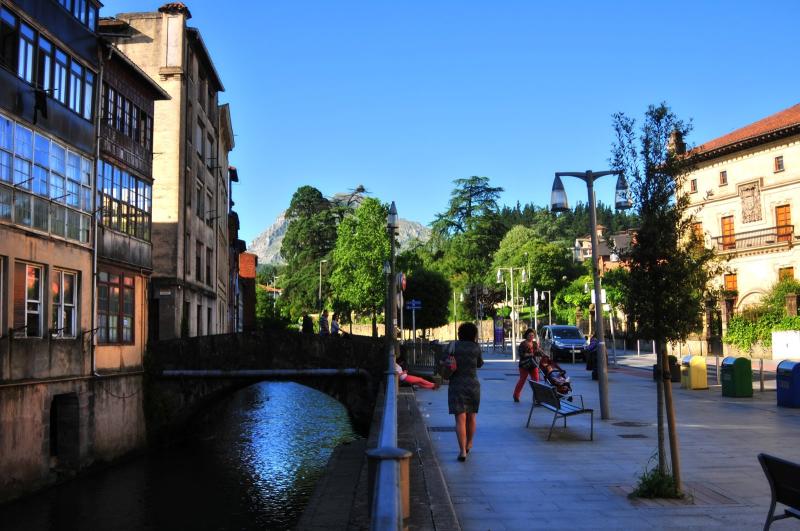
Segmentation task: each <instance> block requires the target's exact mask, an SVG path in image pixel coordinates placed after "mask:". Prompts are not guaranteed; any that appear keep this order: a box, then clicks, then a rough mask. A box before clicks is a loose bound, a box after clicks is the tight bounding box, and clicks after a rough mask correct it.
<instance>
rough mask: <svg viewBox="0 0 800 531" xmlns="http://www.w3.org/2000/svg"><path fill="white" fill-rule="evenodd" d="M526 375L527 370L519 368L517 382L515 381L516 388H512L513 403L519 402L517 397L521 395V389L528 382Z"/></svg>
mask: <svg viewBox="0 0 800 531" xmlns="http://www.w3.org/2000/svg"><path fill="white" fill-rule="evenodd" d="M528 374H529V371H528V369H523V368H522V367H520V368H519V380H517V386H516V387H514V402H519V395H520V394H521V393H522V388H523V387H524V386H525V382H526V381H527V380H528Z"/></svg>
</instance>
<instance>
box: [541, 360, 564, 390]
mask: <svg viewBox="0 0 800 531" xmlns="http://www.w3.org/2000/svg"><path fill="white" fill-rule="evenodd" d="M538 366H539V371H540V372H541V373H542V375H544V380H545V381H546V382H547V383H549V384H550V385H552V386H553V387H555V388H556V392H557V393H558V394H559V395H561V396H567V395H571V394H572V384H571V383H570V381H569V376H567V371H565V370H564V369H562V368H561V367H560V366H559V365H558V363H556V362H555V361H554V360H551V359H550V357H549V356H542V357H541V358H539V363H538Z"/></svg>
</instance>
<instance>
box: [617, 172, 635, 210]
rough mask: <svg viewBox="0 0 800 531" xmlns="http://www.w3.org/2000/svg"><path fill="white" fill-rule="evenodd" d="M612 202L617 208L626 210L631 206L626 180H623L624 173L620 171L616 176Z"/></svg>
mask: <svg viewBox="0 0 800 531" xmlns="http://www.w3.org/2000/svg"><path fill="white" fill-rule="evenodd" d="M614 203H615V205H614V206H616V207H617V210H627V209H629V208H631V207H632V206H633V203H632V202H631V197H630V193H629V188H628V181H626V180H625V175H623V174H622V173H620V174H619V175H618V176H617V190H616V192H615V193H614Z"/></svg>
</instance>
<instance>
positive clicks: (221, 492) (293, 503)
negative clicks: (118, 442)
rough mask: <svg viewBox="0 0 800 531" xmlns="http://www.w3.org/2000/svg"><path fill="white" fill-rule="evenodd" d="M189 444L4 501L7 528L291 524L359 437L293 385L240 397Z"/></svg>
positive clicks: (199, 426)
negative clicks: (331, 464) (334, 457)
mask: <svg viewBox="0 0 800 531" xmlns="http://www.w3.org/2000/svg"><path fill="white" fill-rule="evenodd" d="M188 434H189V436H188V437H187V441H186V442H185V443H183V444H182V445H180V446H178V447H174V448H171V449H169V450H163V451H159V452H157V453H155V452H154V453H151V454H149V455H147V456H143V457H139V458H137V459H134V460H132V461H129V462H126V463H124V464H121V465H119V466H115V467H113V468H108V469H106V470H103V471H100V472H96V473H93V474H91V475H89V476H85V477H82V478H80V479H77V480H74V481H71V482H69V483H66V484H64V485H61V486H58V487H55V488H52V489H49V490H47V491H45V492H43V493H40V494H37V495H34V496H32V497H29V498H26V499H23V500H19V501H17V502H14V503H12V504H9V505H6V506H0V528H2V529H3V530H4V531H9V530H25V531H40V530H41V531H44V530H48V531H54V530H119V531H126V530H131V531H133V530H160V529H170V530H178V529H192V530H203V529H209V530H217V529H220V530H221V529H241V530H249V529H259V530H263V529H291V528H292V527H293V526H294V524H295V523H296V521H297V519H298V518H299V516H300V514H301V513H302V511H303V509H304V507H305V505H306V503H307V502H308V499H309V497H310V496H311V493H312V492H313V489H314V485H315V483H316V481H317V480H318V479H319V477H320V476H321V474H322V473H323V471H324V468H325V465H326V463H327V460H328V457H329V456H330V454H331V452H332V451H333V449H334V448H335V447H336V446H337V445H338V444H340V443H345V442H348V441H353V440H355V439H356V438H358V435H357V434H356V433H355V432H354V431H353V429H352V426H351V424H350V420H349V418H348V415H347V411H346V409H345V408H344V406H342V405H341V404H340V403H339V402H338V401H336V400H334V399H333V398H331V397H329V396H328V395H325V394H323V393H321V392H319V391H316V390H314V389H310V388H308V387H304V386H302V385H299V384H295V383H292V382H265V383H260V384H257V385H253V386H250V387H248V388H245V389H243V390H241V391H238V392H236V393H235V394H233V395H231V396H230V397H228V398H227V399H225V400H224V401H222V402H221V403H220V404H218V405H217V406H216V407H215V408H214V409H213V410H210V411H209V412H208V414H206V415H204V417H203V418H202V419H199V420H198V421H197V422H196V423H195V425H194V426H193V427H192V429H191V430H190V431H189V432H188Z"/></svg>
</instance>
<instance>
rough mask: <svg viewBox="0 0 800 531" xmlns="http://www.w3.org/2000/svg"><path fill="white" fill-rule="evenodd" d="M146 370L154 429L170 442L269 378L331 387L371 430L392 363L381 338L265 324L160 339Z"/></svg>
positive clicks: (361, 428) (358, 423)
mask: <svg viewBox="0 0 800 531" xmlns="http://www.w3.org/2000/svg"><path fill="white" fill-rule="evenodd" d="M145 369H146V379H145V412H146V415H147V425H148V433H149V434H150V435H151V436H152V438H154V439H156V440H161V441H164V440H165V439H166V440H169V439H171V438H172V436H173V435H175V434H177V433H180V432H181V430H182V428H183V427H184V426H185V425H186V423H187V422H188V421H189V420H190V419H191V418H192V417H193V416H195V415H196V414H198V413H200V412H202V411H203V410H205V409H206V408H207V407H209V406H210V405H211V404H212V403H214V402H216V401H218V400H219V399H220V398H222V397H223V396H226V395H228V394H230V393H232V392H234V391H236V390H238V389H241V388H243V387H247V386H248V385H252V384H254V383H256V382H259V381H264V380H291V381H296V382H298V383H301V384H303V385H307V386H309V387H313V388H315V389H318V390H320V391H322V392H324V393H327V394H328V395H330V396H332V397H334V398H336V399H337V400H339V401H340V402H341V403H342V404H344V405H345V407H346V408H347V410H348V412H349V414H350V417H351V419H352V421H353V426H354V428H355V430H356V431H357V432H359V433H360V434H362V435H366V434H367V433H368V432H369V427H370V422H371V420H372V412H373V409H374V406H375V400H376V396H377V393H378V389H379V387H380V385H379V384H380V382H381V381H382V379H383V378H384V373H385V371H386V369H387V368H386V355H385V344H384V342H383V341H381V340H377V339H373V338H370V337H363V336H346V337H323V336H317V335H309V334H301V333H297V332H291V331H283V330H266V331H258V332H244V333H238V334H224V335H215V336H204V337H195V338H185V339H176V340H170V341H160V342H157V343H153V344H151V345H150V347H149V350H148V354H147V356H146V359H145ZM298 413H302V412H298Z"/></svg>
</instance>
